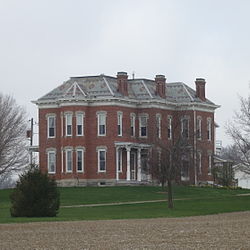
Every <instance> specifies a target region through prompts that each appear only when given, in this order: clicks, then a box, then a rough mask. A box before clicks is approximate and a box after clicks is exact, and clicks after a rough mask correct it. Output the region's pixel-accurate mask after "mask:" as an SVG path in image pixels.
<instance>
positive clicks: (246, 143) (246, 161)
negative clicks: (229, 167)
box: [226, 95, 250, 174]
mask: <svg viewBox="0 0 250 250" xmlns="http://www.w3.org/2000/svg"><path fill="white" fill-rule="evenodd" d="M226 129H227V134H228V135H229V136H230V137H231V139H232V140H233V143H234V146H233V147H234V157H235V158H237V162H238V163H240V166H241V171H243V172H245V173H246V174H250V95H249V96H248V98H243V97H240V110H239V112H235V115H234V117H233V120H232V121H231V122H228V124H227V125H226Z"/></svg>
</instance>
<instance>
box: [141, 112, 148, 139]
mask: <svg viewBox="0 0 250 250" xmlns="http://www.w3.org/2000/svg"><path fill="white" fill-rule="evenodd" d="M143 118H145V119H146V135H142V128H144V127H142V119H143ZM139 137H140V138H147V137H148V115H147V114H145V115H140V116H139Z"/></svg>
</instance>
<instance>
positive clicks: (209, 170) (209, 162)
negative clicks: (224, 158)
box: [208, 154, 212, 175]
mask: <svg viewBox="0 0 250 250" xmlns="http://www.w3.org/2000/svg"><path fill="white" fill-rule="evenodd" d="M208 175H212V155H211V154H209V155H208Z"/></svg>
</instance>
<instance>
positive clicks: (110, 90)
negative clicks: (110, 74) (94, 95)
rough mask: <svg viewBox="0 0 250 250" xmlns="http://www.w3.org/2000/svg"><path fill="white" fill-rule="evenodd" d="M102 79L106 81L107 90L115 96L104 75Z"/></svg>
mask: <svg viewBox="0 0 250 250" xmlns="http://www.w3.org/2000/svg"><path fill="white" fill-rule="evenodd" d="M103 80H104V82H105V83H106V85H107V87H108V89H109V92H110V93H111V95H112V96H115V94H114V92H113V90H112V89H111V88H110V86H109V83H108V80H107V79H106V78H105V77H103Z"/></svg>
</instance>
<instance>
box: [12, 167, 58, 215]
mask: <svg viewBox="0 0 250 250" xmlns="http://www.w3.org/2000/svg"><path fill="white" fill-rule="evenodd" d="M10 199H11V203H12V206H11V208H10V213H11V216H12V217H52V216H56V215H57V213H58V210H59V204H60V193H59V191H58V189H57V184H56V181H55V180H54V179H51V178H49V176H48V174H43V173H41V172H40V170H39V169H36V168H31V169H30V170H29V171H28V172H26V173H24V174H22V175H21V176H20V179H19V181H18V182H17V186H16V188H15V190H14V192H13V193H11V195H10Z"/></svg>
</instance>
